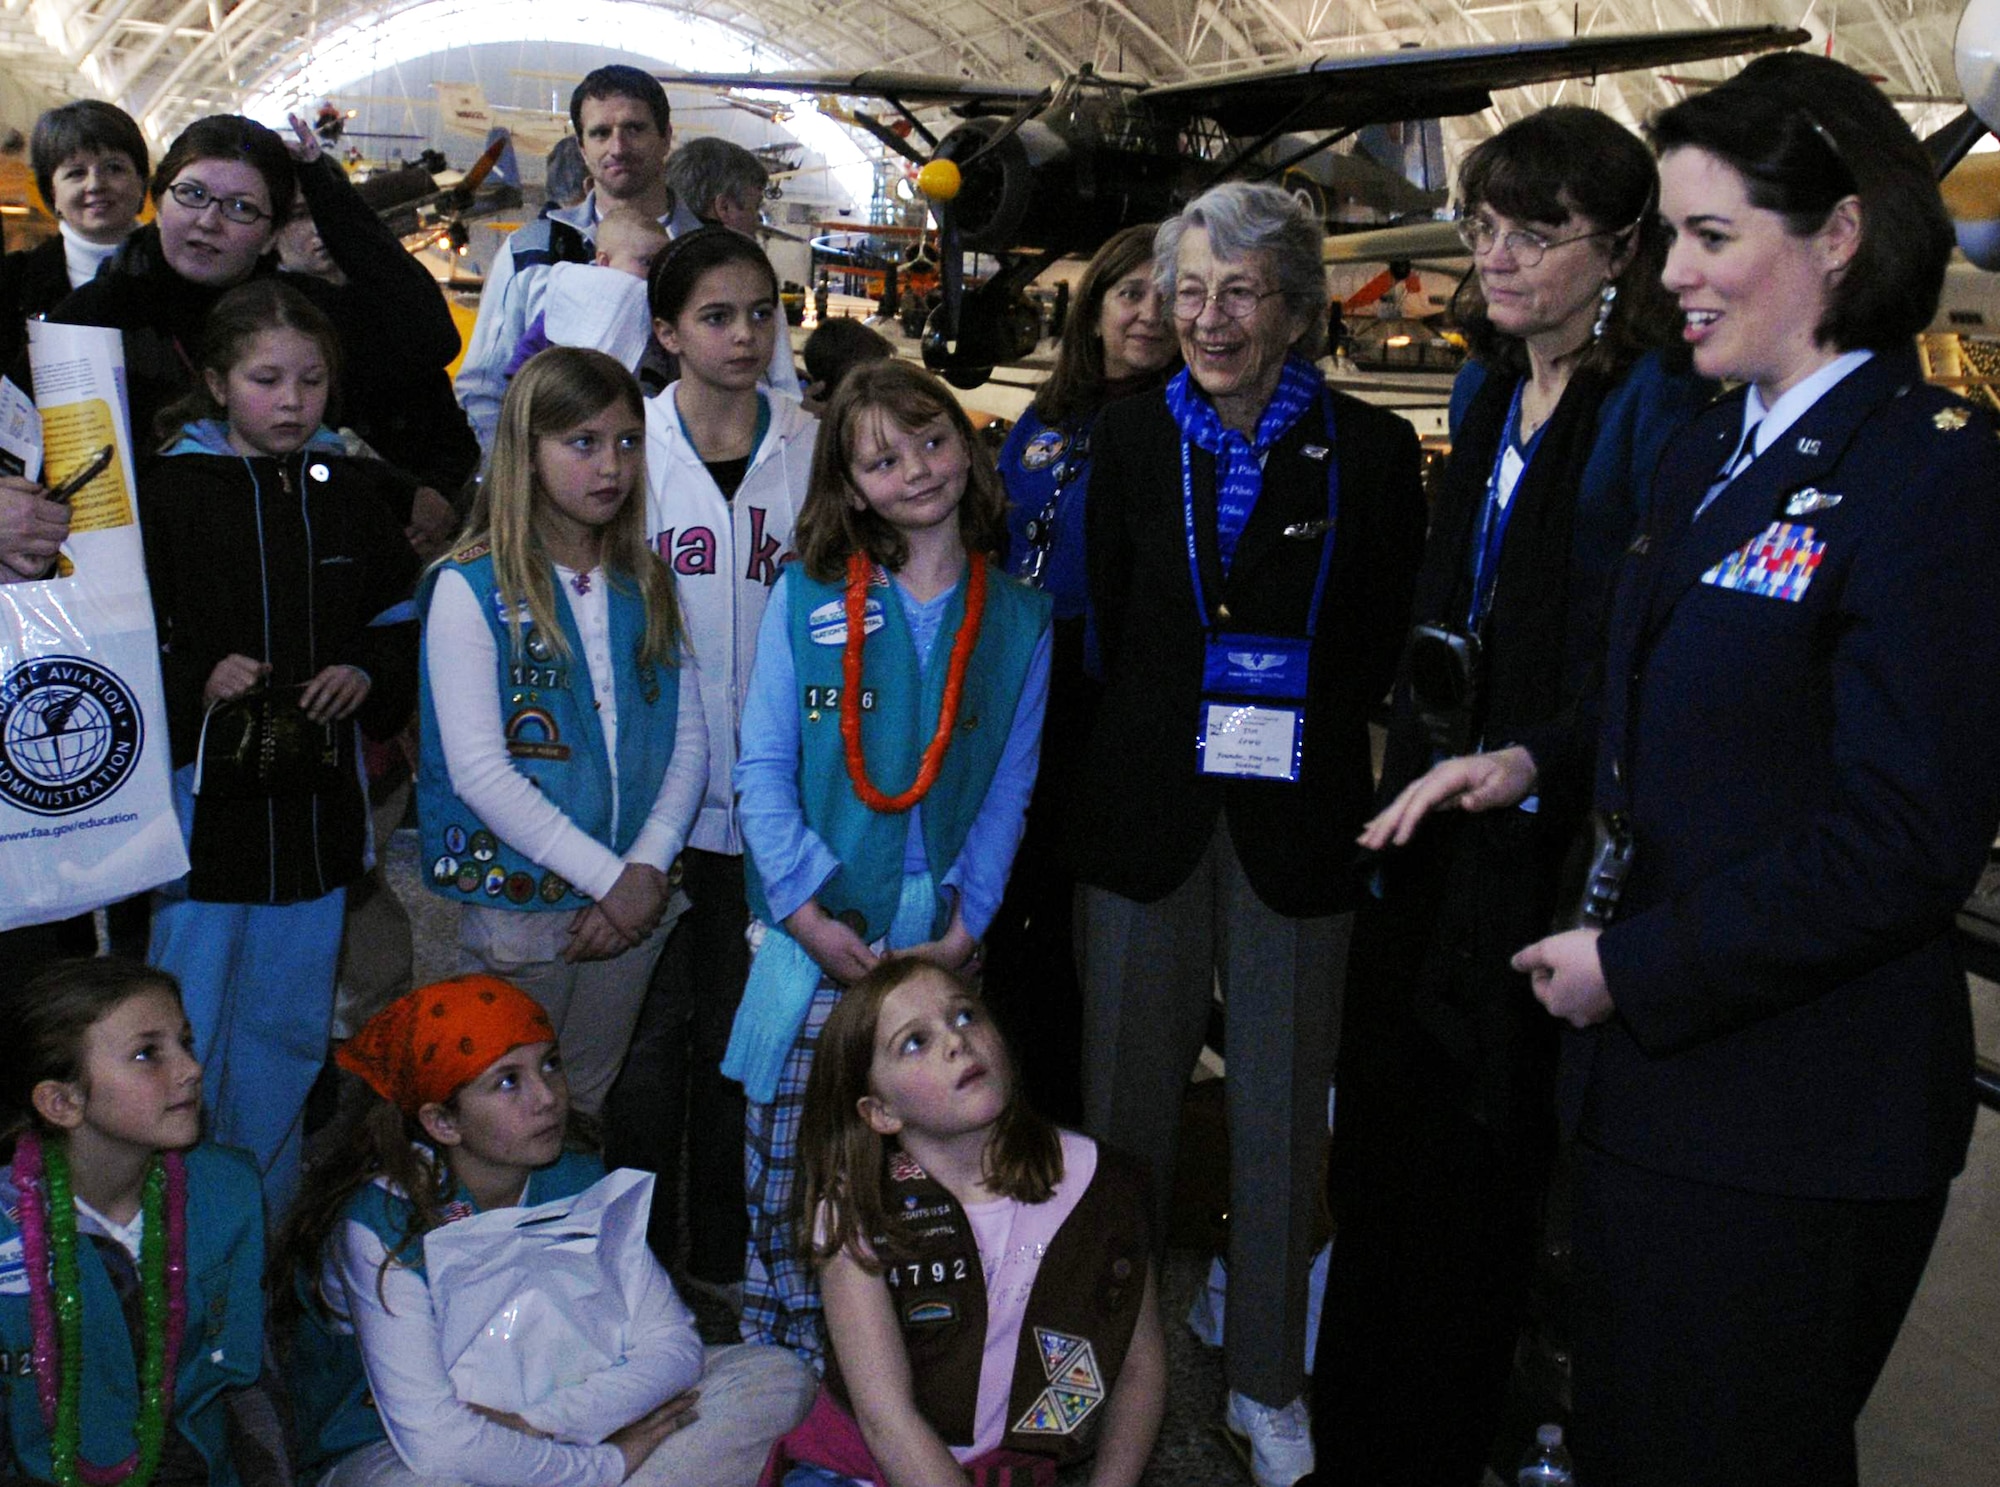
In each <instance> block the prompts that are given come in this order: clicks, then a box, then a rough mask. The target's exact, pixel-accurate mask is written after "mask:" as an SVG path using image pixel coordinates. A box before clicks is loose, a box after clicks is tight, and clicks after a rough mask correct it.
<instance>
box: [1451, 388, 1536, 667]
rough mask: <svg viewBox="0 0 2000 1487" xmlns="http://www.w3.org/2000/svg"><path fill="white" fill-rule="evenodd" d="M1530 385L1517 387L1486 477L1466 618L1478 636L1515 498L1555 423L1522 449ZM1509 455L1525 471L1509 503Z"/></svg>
mask: <svg viewBox="0 0 2000 1487" xmlns="http://www.w3.org/2000/svg"><path fill="white" fill-rule="evenodd" d="M1527 385H1528V383H1527V379H1526V378H1523V379H1522V380H1521V381H1520V382H1519V383H1517V384H1516V385H1515V388H1514V401H1513V402H1512V403H1510V404H1509V405H1508V407H1507V424H1506V427H1505V428H1504V429H1502V430H1501V434H1500V451H1499V453H1497V454H1495V455H1494V456H1493V469H1492V470H1491V471H1490V472H1489V473H1488V474H1487V477H1486V501H1485V503H1484V504H1483V505H1482V506H1481V507H1480V511H1479V537H1478V540H1477V541H1476V542H1474V543H1473V546H1472V603H1471V605H1470V607H1469V608H1468V609H1467V611H1466V616H1465V628H1466V629H1468V630H1470V631H1472V633H1473V634H1475V635H1477V634H1479V633H1480V632H1481V631H1482V630H1484V629H1485V626H1486V616H1487V615H1489V614H1490V613H1492V611H1493V591H1494V589H1496V588H1497V587H1499V583H1500V548H1501V545H1502V544H1503V543H1505V542H1506V540H1507V523H1508V522H1509V521H1511V520H1513V517H1514V508H1515V507H1516V506H1517V505H1519V504H1520V503H1519V502H1518V501H1516V500H1515V499H1514V498H1515V497H1516V496H1518V495H1519V494H1520V493H1521V482H1522V481H1523V480H1526V479H1527V478H1528V466H1529V465H1531V464H1533V463H1534V459H1535V451H1536V450H1537V449H1538V448H1540V447H1541V443H1542V435H1543V434H1546V433H1547V432H1548V431H1549V424H1550V422H1551V421H1552V420H1550V419H1546V418H1545V419H1543V420H1542V426H1541V427H1540V428H1538V429H1536V430H1535V434H1534V437H1533V438H1531V439H1530V440H1528V443H1527V446H1526V447H1525V448H1522V447H1520V444H1521V394H1522V392H1523V391H1524V390H1525V389H1526V388H1527ZM1517 450H1518V452H1516V451H1517ZM1509 454H1513V455H1514V456H1515V458H1516V459H1518V460H1520V462H1521V468H1520V470H1519V471H1518V472H1517V473H1516V474H1515V476H1514V484H1513V488H1512V489H1511V490H1510V491H1509V492H1508V493H1507V499H1506V500H1505V501H1502V500H1501V499H1500V475H1501V472H1502V470H1503V468H1504V467H1505V465H1506V462H1507V456H1508V455H1509Z"/></svg>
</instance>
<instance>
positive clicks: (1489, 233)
mask: <svg viewBox="0 0 2000 1487" xmlns="http://www.w3.org/2000/svg"><path fill="white" fill-rule="evenodd" d="M1453 225H1454V226H1455V227H1456V228H1457V229H1458V240H1459V241H1460V242H1461V243H1464V244H1465V246H1466V247H1467V249H1469V250H1470V251H1471V253H1472V256H1473V257H1474V258H1484V257H1485V256H1486V255H1487V254H1488V253H1490V252H1492V251H1493V248H1494V245H1495V244H1498V245H1499V246H1500V247H1503V248H1505V249H1506V250H1507V256H1508V257H1509V258H1511V259H1513V260H1514V262H1516V263H1518V264H1519V265H1520V266H1521V267H1522V268H1533V267H1534V266H1535V265H1536V264H1538V263H1540V262H1541V261H1542V257H1543V255H1544V254H1546V253H1547V252H1548V251H1549V249H1551V248H1560V247H1562V246H1563V245H1564V244H1566V243H1581V242H1584V241H1585V240H1586V239H1589V238H1602V237H1615V236H1617V235H1618V234H1619V233H1621V232H1630V231H1631V230H1632V229H1633V228H1635V227H1637V226H1638V225H1639V224H1638V223H1637V222H1628V223H1626V224H1625V225H1624V226H1623V227H1600V228H1597V229H1596V230H1595V231H1593V232H1576V233H1571V234H1570V235H1569V236H1568V237H1566V238H1547V237H1543V236H1542V235H1541V234H1540V233H1539V232H1530V231H1529V230H1528V229H1527V228H1525V227H1510V228H1508V229H1507V230H1506V231H1505V232H1501V231H1500V230H1499V229H1498V228H1496V227H1494V225H1493V224H1492V223H1491V222H1489V221H1487V220H1486V219H1485V218H1484V217H1461V218H1460V219H1459V220H1458V221H1457V222H1456V223H1454V224H1453Z"/></svg>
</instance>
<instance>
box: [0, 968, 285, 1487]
mask: <svg viewBox="0 0 2000 1487" xmlns="http://www.w3.org/2000/svg"><path fill="white" fill-rule="evenodd" d="M0 1025H4V1026H5V1027H6V1029H7V1036H6V1038H5V1039H4V1040H0V1104H4V1107H5V1108H4V1113H5V1118H6V1120H7V1121H8V1123H9V1125H10V1126H11V1127H12V1130H13V1133H14V1134H13V1136H12V1140H11V1145H12V1147H13V1152H12V1165H11V1166H10V1167H8V1168H5V1169H0V1205H4V1209H5V1211H4V1214H0V1349H4V1353H0V1357H4V1358H5V1360H6V1366H5V1367H4V1368H0V1395H4V1397H5V1409H4V1412H0V1418H3V1419H4V1421H5V1432H4V1435H0V1476H4V1477H5V1478H6V1479H7V1480H9V1481H14V1480H19V1479H24V1478H32V1479H34V1480H36V1481H42V1482H55V1483H59V1484H63V1487H75V1484H76V1483H78V1482H80V1481H90V1482H113V1483H115V1482H118V1481H121V1480H126V1481H130V1482H132V1483H134V1484H138V1487H143V1484H145V1483H147V1482H150V1481H154V1480H161V1481H172V1482H208V1483H211V1484H213V1487H234V1484H235V1483H237V1482H238V1481H239V1480H240V1477H239V1474H238V1467H237V1462H236V1460H235V1459H234V1458H233V1457H232V1454H231V1449H230V1445H231V1435H232V1429H231V1424H232V1416H236V1415H238V1414H239V1407H241V1406H244V1405H245V1404H247V1402H248V1401H249V1399H250V1397H251V1396H252V1395H255V1396H256V1397H257V1398H258V1399H259V1400H261V1398H262V1396H261V1393H259V1392H258V1391H256V1390H254V1389H253V1388H252V1386H253V1385H255V1384H256V1382H257V1378H258V1371H259V1366H260V1363H261V1360H262V1358H263V1339H264V1306H263V1296H262V1294H261V1292H260V1291H259V1289H258V1282H259V1280H260V1278H261V1275H262V1272H263V1265H264V1218H263V1205H262V1203H261V1201H260V1198H259V1192H258V1180H257V1169H256V1167H255V1166H254V1165H252V1163H251V1162H250V1160H249V1158H248V1157H246V1156H244V1155H243V1154H242V1153H240V1152H235V1151H230V1150H227V1149H225V1148H223V1147H218V1146H208V1145H199V1144H197V1143H198V1142H199V1141H200V1138H201V1065H200V1064H199V1063H197V1062H196V1061H195V1057H194V1031H193V1029H192V1028H190V1027H189V1025H188V1020H187V1017H186V1015H185V1014H184V1013H183V1012H182V1010H181V998H180V990H179V988H178V987H177V986H176V985H175V984H174V979H173V977H172V976H169V975H167V974H166V973H165V972H162V971H157V970H153V969H150V968H148V967H146V966H142V965H139V964H137V963H135V962H132V961H126V960H118V959H105V960H72V961H59V962H57V963H55V964H54V965H52V966H50V967H49V968H48V969H46V970H45V971H43V972H42V973H41V974H40V975H38V976H36V977H34V978H33V979H32V980H29V981H27V982H26V983H24V984H20V985H18V986H17V988H16V989H15V990H14V991H13V992H12V993H11V994H10V995H8V996H7V997H6V998H5V1001H4V1004H0Z"/></svg>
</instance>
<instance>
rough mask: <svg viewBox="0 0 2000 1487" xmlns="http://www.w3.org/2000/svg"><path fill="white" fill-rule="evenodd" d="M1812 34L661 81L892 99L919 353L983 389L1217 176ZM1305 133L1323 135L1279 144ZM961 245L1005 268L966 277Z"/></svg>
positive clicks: (886, 132) (875, 129)
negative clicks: (924, 274) (1081, 292)
mask: <svg viewBox="0 0 2000 1487" xmlns="http://www.w3.org/2000/svg"><path fill="white" fill-rule="evenodd" d="M1806 39H1807V33H1806V32H1805V31H1803V30H1798V29H1794V28H1789V27H1782V26H1738V27H1731V28H1723V29H1716V30H1708V31H1674V32H1662V33H1658V34H1653V35H1639V36H1602V37H1579V38H1573V39H1566V40H1553V41H1528V42H1509V43H1502V44H1500V45H1495V46H1474V47H1450V48H1442V49H1417V48H1412V49H1409V50H1405V51H1400V52H1388V53H1382V54H1378V55H1371V56H1358V57H1347V56H1329V57H1320V58H1316V59H1312V60H1308V61H1304V62H1300V63H1297V64H1290V63H1285V64H1280V65H1277V66H1273V67H1265V68H1258V69H1253V70H1251V71H1247V72H1240V73H1236V74H1233V75H1226V76H1221V77H1214V78H1201V79H1197V80H1194V81H1191V82H1181V83H1168V84H1163V85H1147V84H1143V83H1135V82H1130V81H1125V80H1120V79H1116V78H1112V77H1108V76H1105V75H1102V74H1099V73H1096V72H1094V71H1092V70H1091V69H1089V68H1085V69H1084V70H1082V71H1080V72H1077V73H1073V74H1071V75H1070V76H1068V77H1066V78H1064V79H1063V80H1062V81H1061V82H1059V83H1055V84H1052V85H1050V86H1047V87H1040V86H1036V85H1034V84H1028V83H976V82H968V81H967V80H966V79H964V78H958V77H939V76H930V75H926V74H921V73H906V72H888V71H863V72H841V71H798V72H746V73H716V72H702V73H674V74H664V75H662V77H661V81H662V82H663V83H666V84H669V85H692V86H707V87H720V88H744V89H767V90H783V91H787V92H799V93H834V94H842V95H866V96H871V97H877V98H881V99H883V100H885V101H886V102H887V103H888V105H889V106H890V108H892V109H894V110H895V112H896V113H897V114H898V115H900V116H901V118H900V121H899V122H898V123H896V124H890V123H886V122H884V121H883V120H881V119H878V118H875V117H873V116H872V115H869V114H865V113H862V112H860V111H859V110H855V111H854V112H853V113H852V115H851V117H852V118H853V120H854V122H855V123H857V124H859V125H860V126H861V127H862V128H864V129H866V130H867V131H868V132H869V133H870V134H872V135H874V136H875V138H876V139H878V140H880V141H881V142H882V144H883V145H884V146H886V147H887V148H888V149H890V150H892V151H894V152H895V153H896V154H898V155H900V156H902V157H904V158H905V159H907V160H908V161H910V162H911V164H913V165H915V166H917V167H919V169H918V184H919V186H920V187H921V188H922V190H923V192H924V194H925V196H926V197H927V198H928V199H929V202H930V208H931V212H932V214H933V215H934V216H935V217H936V218H937V221H938V238H939V264H940V268H941V271H942V273H941V277H942V285H941V289H942V293H941V296H940V300H941V302H940V303H939V305H938V307H937V309H936V310H935V311H934V312H933V313H932V315H931V318H930V321H929V322H928V324H927V326H926V330H925V335H924V343H923V349H924V361H925V362H926V364H928V365H929V366H930V367H931V368H932V369H933V370H935V371H938V372H940V373H942V374H943V375H944V376H945V378H946V379H947V380H948V381H950V382H952V383H953V384H954V385H955V386H958V387H977V386H979V385H980V383H982V382H984V381H985V380H986V378H987V376H988V375H989V374H990V373H991V371H992V369H993V367H994V366H995V365H997V364H999V363H1001V362H1008V361H1017V360H1019V359H1020V358H1021V357H1023V356H1025V355H1027V354H1028V352H1029V351H1030V350H1032V349H1033V347H1034V344H1035V341H1036V339H1037V337H1038V335H1039V329H1040V322H1039V319H1038V317H1037V315H1036V313H1035V311H1034V308H1033V306H1031V305H1030V304H1029V303H1028V301H1027V298H1026V296H1025V295H1024V294H1023V293H1022V291H1023V289H1024V288H1025V287H1026V285H1027V284H1028V283H1029V282H1030V281H1032V280H1033V279H1034V277H1035V276H1036V275H1037V274H1039V273H1040V272H1041V271H1042V269H1043V268H1045V267H1046V266H1047V265H1048V264H1050V263H1052V262H1053V261H1054V260H1055V259H1057V258H1059V257H1062V256H1064V255H1082V256H1087V255H1089V254H1090V253H1092V252H1094V251H1096V249H1097V246H1098V245H1099V244H1100V243H1102V242H1103V241H1104V240H1105V239H1106V238H1107V237H1109V236H1110V235H1111V234H1112V233H1114V232H1116V231H1117V230H1118V229H1119V228H1121V227H1124V226H1126V225H1127V224H1129V223H1134V222H1148V221H1154V220H1157V219H1159V218H1161V217H1164V216H1166V215H1168V214H1169V213H1171V212H1174V211H1177V210H1179V209H1180V207H1181V206H1183V205H1185V204H1186V203H1187V202H1188V201H1189V200H1191V199H1192V198H1193V197H1194V196H1196V195H1197V194H1199V193H1200V192H1201V191H1202V190H1203V189H1204V188H1206V187H1207V186H1209V185H1211V184H1213V183H1214V182H1216V181H1218V180H1222V179H1224V178H1226V177H1230V176H1247V177H1250V178H1253V179H1261V178H1265V177H1271V178H1282V177H1283V176H1284V173H1285V172H1286V171H1287V170H1289V169H1291V168H1292V167H1294V166H1296V165H1298V164H1299V163H1300V162H1301V161H1303V160H1305V159H1307V158H1308V157H1310V156H1312V155H1315V154H1317V153H1319V152H1320V151H1322V150H1325V149H1328V148H1330V147H1331V146H1333V145H1334V144H1337V143H1338V142H1340V141H1341V140H1343V139H1345V138H1346V137H1348V136H1349V135H1351V134H1353V133H1355V132H1356V131H1358V130H1360V129H1363V128H1365V127H1367V126H1368V125H1371V124H1383V123H1393V122H1396V121H1399V120H1407V119H1431V118H1440V117H1449V116H1453V115H1460V114H1471V113H1477V112H1479V111H1480V110H1482V109H1484V108H1486V107H1487V106H1488V105H1489V104H1491V102H1492V94H1493V92H1494V91H1496V90H1498V89H1503V88H1518V87H1523V86H1525V85H1527V84H1530V83H1545V82H1555V81H1558V80H1560V79H1563V78H1573V77H1588V76H1592V75H1594V74H1597V73H1604V72H1624V71H1630V70H1633V69H1636V68H1647V67H1662V66H1668V65H1671V64H1674V63H1679V62H1692V61H1701V60H1705V59H1709V58H1715V57H1729V56H1736V55H1740V54H1743V53H1747V52H1758V51H1767V50H1770V49H1773V48H1776V47H1785V46H1794V45H1796V44H1798V43H1799V42H1802V41H1805V40H1806ZM937 105H943V106H946V107H949V108H950V109H951V110H952V111H953V112H954V113H956V114H958V115H959V116H960V117H961V118H963V119H964V120H965V122H964V123H961V124H959V125H957V126H955V127H953V128H952V129H950V130H949V131H947V132H946V133H945V134H944V136H943V137H942V138H939V137H938V136H937V135H936V134H935V133H933V132H932V131H931V130H930V129H929V128H928V127H926V125H925V124H924V123H923V121H922V120H920V119H919V118H918V117H917V115H916V113H915V112H914V110H915V109H917V108H920V107H925V106H937ZM906 134H914V135H916V136H917V138H919V139H920V140H921V141H922V142H923V144H924V145H926V146H928V148H929V153H928V154H926V153H925V151H924V150H922V149H919V148H918V147H917V146H916V145H914V144H912V143H911V141H910V140H909V139H908V138H905V135H906ZM1299 135H1310V136H1313V137H1312V138H1311V139H1310V140H1308V141H1307V142H1306V143H1305V144H1303V145H1300V146H1298V147H1297V148H1292V149H1287V148H1285V145H1286V144H1289V143H1290V139H1289V138H1288V137H1290V136H1299ZM1274 147H1276V148H1274ZM967 252H975V253H985V254H989V255H991V256H992V257H993V258H994V259H995V260H996V261H997V262H998V263H999V264H1000V268H999V270H998V272H996V273H995V274H993V275H992V276H991V277H990V278H988V279H987V280H986V281H985V282H984V283H982V284H980V285H978V286H977V287H975V288H973V289H971V290H970V291H968V290H967V288H966V285H965V273H964V256H965V254H966V253H967Z"/></svg>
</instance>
